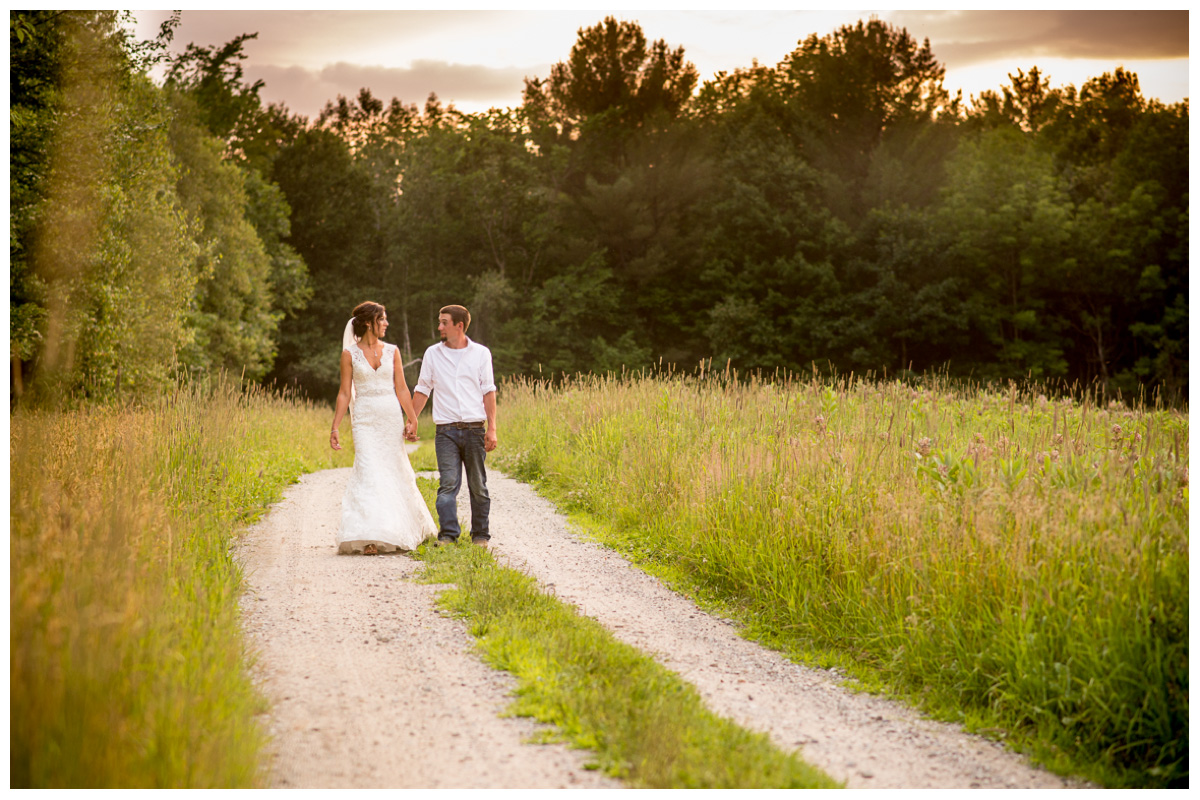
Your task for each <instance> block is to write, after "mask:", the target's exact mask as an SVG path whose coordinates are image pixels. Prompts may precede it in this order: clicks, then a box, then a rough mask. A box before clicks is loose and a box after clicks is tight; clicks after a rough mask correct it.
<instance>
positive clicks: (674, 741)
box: [418, 479, 838, 789]
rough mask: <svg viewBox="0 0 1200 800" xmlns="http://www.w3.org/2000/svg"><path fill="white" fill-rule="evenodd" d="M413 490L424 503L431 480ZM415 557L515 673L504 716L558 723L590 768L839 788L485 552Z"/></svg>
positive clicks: (679, 782)
mask: <svg viewBox="0 0 1200 800" xmlns="http://www.w3.org/2000/svg"><path fill="white" fill-rule="evenodd" d="M418 483H419V484H420V485H421V489H422V492H423V493H424V494H425V496H426V499H427V500H430V501H431V502H430V505H431V506H432V497H433V495H434V493H435V492H436V481H432V480H427V479H419V480H418ZM419 557H420V558H421V559H422V560H424V561H425V562H426V570H425V576H424V580H426V581H428V582H431V583H450V584H454V586H455V588H453V589H450V590H447V591H446V592H443V593H442V594H441V595H440V597H439V602H440V603H441V604H442V606H443V607H444V608H446V609H447V610H449V611H451V612H452V613H454V614H456V615H458V616H461V617H463V618H465V619H466V620H467V622H468V625H469V626H470V632H471V634H472V635H473V636H474V637H475V638H476V640H477V642H478V646H479V648H480V651H481V652H482V654H483V657H484V659H485V661H487V663H488V664H490V665H491V666H493V667H495V668H496V669H502V670H504V671H506V672H509V673H511V674H512V675H513V676H515V677H516V679H517V681H518V689H517V692H516V701H515V702H514V703H513V706H512V708H511V712H512V713H513V714H514V715H517V716H527V717H533V718H535V719H537V720H538V721H540V722H544V723H549V724H551V725H553V726H555V729H556V731H554V732H552V733H551V734H550V735H549V737H548V738H551V739H559V738H561V739H562V740H564V741H567V742H569V743H570V744H571V745H573V746H575V747H579V748H585V749H588V750H591V751H592V752H594V753H595V761H594V762H593V766H594V767H595V768H598V769H603V770H604V771H605V772H607V773H608V774H610V775H613V776H615V777H618V778H621V779H624V780H625V781H627V782H628V783H629V784H630V785H631V786H634V787H638V788H653V789H665V788H676V789H679V788H711V789H717V788H746V789H749V788H796V789H798V788H835V787H837V786H838V784H837V783H836V782H835V781H833V780H832V779H831V778H829V777H828V776H827V775H825V774H824V773H822V772H821V771H820V770H818V769H817V768H815V767H813V766H811V765H809V764H807V763H805V762H804V761H802V760H801V759H800V758H799V757H797V756H796V755H794V754H790V753H786V752H784V751H782V750H780V749H779V748H777V747H776V746H775V745H773V744H772V743H771V741H770V739H769V738H768V737H767V736H766V735H765V734H761V733H754V732H751V731H748V730H746V729H744V728H741V727H739V726H737V725H735V724H734V723H732V722H730V721H729V720H727V719H724V718H722V717H719V716H717V715H716V714H714V713H713V712H712V711H710V710H709V709H707V708H706V707H705V705H704V703H703V701H702V700H701V698H700V695H699V693H698V692H697V691H696V690H695V689H694V688H693V687H692V686H691V685H689V684H687V683H685V682H684V681H683V680H682V679H681V678H680V677H679V676H678V675H676V674H675V673H673V672H671V671H670V670H668V669H666V668H665V667H663V666H661V665H660V664H658V663H657V662H656V661H654V660H653V659H652V658H650V657H649V656H647V655H645V654H644V653H642V652H641V651H639V650H637V649H636V648H634V647H631V646H629V645H627V644H625V643H623V642H620V641H618V640H617V639H616V638H615V637H614V636H613V635H612V634H611V633H609V632H608V631H607V630H605V628H604V627H603V626H602V625H600V624H599V623H598V622H596V621H595V620H593V619H590V618H588V617H585V616H583V615H581V614H580V613H579V612H578V611H576V609H575V608H574V607H573V606H571V605H569V604H567V603H564V602H562V601H560V600H558V599H556V598H554V597H552V596H550V595H548V594H546V593H545V592H543V591H542V590H541V589H540V588H539V586H538V585H537V582H536V581H535V580H534V579H532V578H530V577H529V576H527V575H525V574H523V573H521V572H519V571H517V570H514V569H510V568H508V567H502V566H500V565H499V564H497V563H496V561H495V560H494V559H493V558H492V556H491V555H490V554H489V553H488V552H487V551H486V550H484V549H482V548H479V547H474V546H472V545H470V544H467V543H463V544H459V545H457V546H452V547H440V548H433V547H428V546H426V547H423V548H422V549H421V550H420V551H419Z"/></svg>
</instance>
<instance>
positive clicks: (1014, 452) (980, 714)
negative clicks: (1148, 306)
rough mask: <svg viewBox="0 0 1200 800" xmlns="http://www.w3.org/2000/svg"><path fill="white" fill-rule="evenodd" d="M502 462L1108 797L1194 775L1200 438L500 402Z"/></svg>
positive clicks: (920, 394)
mask: <svg viewBox="0 0 1200 800" xmlns="http://www.w3.org/2000/svg"><path fill="white" fill-rule="evenodd" d="M502 397H503V419H504V434H505V439H504V441H505V446H504V447H503V448H502V449H501V450H499V451H497V453H496V454H495V460H494V462H493V463H495V464H496V465H497V466H498V467H499V468H501V469H505V470H507V471H508V472H509V473H510V474H513V475H514V476H516V477H519V478H522V479H525V480H529V481H531V482H534V483H535V484H536V485H538V486H539V488H540V489H541V490H542V491H543V492H544V493H546V494H547V495H548V496H550V497H551V498H552V499H555V500H556V501H557V502H559V503H560V504H561V505H562V507H563V508H564V509H565V510H568V511H570V512H572V513H574V514H576V515H580V516H581V517H583V518H586V519H587V520H588V521H589V523H588V524H589V526H590V528H591V530H592V531H593V533H594V534H595V535H596V536H597V537H598V538H600V539H601V540H602V541H605V542H606V543H608V544H610V545H611V546H613V547H616V548H617V549H619V550H621V551H623V552H625V553H626V554H627V555H629V556H630V557H632V558H633V559H634V560H635V561H638V562H639V563H641V564H642V565H643V566H645V567H646V568H647V569H650V570H652V571H655V572H657V573H659V574H661V575H664V576H666V577H668V578H669V579H670V580H672V581H673V582H674V584H675V585H676V586H677V587H678V588H681V589H683V590H685V591H687V592H689V593H691V594H693V595H694V596H696V597H697V598H698V599H701V600H702V601H703V602H706V603H710V604H715V605H719V606H721V607H722V608H723V609H724V610H725V611H727V612H728V613H731V614H734V615H736V616H737V617H738V618H739V619H741V620H742V621H743V623H744V625H745V632H746V635H747V636H749V637H751V638H754V639H757V640H759V641H763V642H764V643H767V644H769V645H771V646H773V647H776V648H779V649H780V650H782V651H784V652H785V653H787V654H789V655H790V656H792V657H794V658H796V659H798V660H802V661H806V662H809V663H815V664H820V665H824V666H832V665H838V666H841V667H843V668H845V669H846V670H848V671H849V672H850V673H851V674H852V675H854V676H855V677H856V678H857V679H858V680H859V681H860V683H861V685H862V686H864V687H867V688H870V689H874V690H886V691H888V692H889V693H891V694H894V695H899V696H901V697H904V698H907V699H909V700H911V701H912V702H914V703H916V704H917V705H919V706H921V707H922V708H924V709H926V710H927V711H929V712H930V713H932V714H934V715H935V716H938V717H940V718H944V719H949V720H953V721H958V722H962V723H964V724H965V725H966V726H967V727H968V728H970V729H974V730H980V731H982V732H985V733H987V734H989V735H993V736H996V737H999V738H1002V739H1004V740H1006V741H1007V742H1008V743H1010V744H1011V745H1012V746H1014V747H1015V748H1017V749H1020V750H1023V751H1026V752H1029V753H1031V754H1032V755H1033V756H1034V757H1035V759H1036V760H1039V761H1041V762H1042V763H1045V764H1046V765H1048V766H1050V767H1051V768H1053V769H1055V770H1058V771H1060V772H1064V773H1074V774H1082V775H1083V776H1085V777H1088V778H1091V779H1093V780H1097V781H1099V782H1101V783H1104V784H1106V785H1109V786H1147V787H1152V786H1170V785H1180V784H1186V781H1187V777H1188V767H1187V759H1188V671H1187V657H1188V574H1189V570H1188V525H1187V520H1188V485H1187V441H1188V420H1187V415H1186V414H1185V413H1179V412H1175V411H1167V410H1153V409H1141V410H1131V409H1128V408H1125V407H1123V406H1120V405H1117V404H1112V405H1108V404H1105V405H1103V406H1099V407H1098V406H1097V405H1096V404H1095V403H1094V401H1093V400H1092V399H1091V398H1090V397H1087V396H1078V397H1075V398H1070V397H1059V398H1053V399H1052V398H1049V397H1047V396H1044V395H1043V394H1042V393H1041V392H1040V391H1039V390H1038V389H1037V388H1036V387H1034V388H1032V389H1030V388H1025V389H1018V388H1017V387H1004V388H995V387H980V386H953V385H949V384H941V383H938V382H937V381H931V382H928V383H926V384H924V385H919V386H910V385H905V384H901V383H896V382H890V383H889V382H871V381H863V380H853V379H850V380H847V379H841V380H837V381H823V380H816V379H814V380H811V381H798V380H794V379H785V380H776V381H763V380H757V379H753V380H748V381H739V380H736V379H735V378H734V377H733V376H726V375H720V374H719V375H711V374H707V375H696V376H680V375H674V374H663V375H656V376H641V375H639V376H625V377H623V378H615V377H610V378H596V377H588V378H580V379H578V380H575V381H569V382H566V383H564V384H561V385H559V386H557V387H551V386H549V385H548V384H545V383H510V384H507V385H506V386H504V387H502Z"/></svg>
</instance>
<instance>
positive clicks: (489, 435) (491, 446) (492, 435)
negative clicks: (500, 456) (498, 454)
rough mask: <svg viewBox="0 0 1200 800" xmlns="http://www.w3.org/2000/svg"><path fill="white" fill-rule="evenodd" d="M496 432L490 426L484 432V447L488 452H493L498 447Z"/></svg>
mask: <svg viewBox="0 0 1200 800" xmlns="http://www.w3.org/2000/svg"><path fill="white" fill-rule="evenodd" d="M496 444H497V441H496V432H495V431H494V430H491V429H490V428H489V429H488V430H487V432H486V433H484V434H483V449H484V450H485V451H487V452H489V453H490V452H492V451H493V450H495V449H496Z"/></svg>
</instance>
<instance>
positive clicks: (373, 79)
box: [246, 59, 550, 116]
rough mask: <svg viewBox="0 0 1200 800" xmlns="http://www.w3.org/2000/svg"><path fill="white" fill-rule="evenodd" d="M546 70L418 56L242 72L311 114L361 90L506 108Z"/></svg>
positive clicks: (267, 96)
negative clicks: (398, 61)
mask: <svg viewBox="0 0 1200 800" xmlns="http://www.w3.org/2000/svg"><path fill="white" fill-rule="evenodd" d="M549 70H550V65H549V64H539V65H535V66H532V67H528V68H522V67H508V68H496V67H485V66H480V65H476V64H454V63H450V62H447V61H434V60H430V59H422V60H417V61H414V62H413V63H412V64H411V66H409V67H371V66H362V65H360V64H350V63H347V62H344V61H340V62H337V63H335V64H329V65H327V66H324V67H322V68H320V69H317V70H310V69H305V68H303V67H279V66H272V65H259V66H248V67H247V69H246V75H247V77H248V78H250V79H251V80H259V79H261V80H262V81H263V82H264V84H265V86H264V87H263V89H262V90H261V91H260V96H261V97H262V98H263V99H264V100H265V101H267V102H271V103H285V104H286V105H287V106H288V108H289V109H291V110H292V111H293V112H297V113H300V114H305V115H307V116H315V115H316V114H317V113H318V112H319V111H320V110H321V109H322V108H324V106H325V104H326V103H327V102H329V101H331V100H335V99H337V96H338V95H339V94H340V95H345V96H347V97H354V96H356V95H357V94H358V92H359V90H360V89H363V88H367V89H370V90H371V94H373V95H375V96H376V97H379V98H381V99H383V100H385V101H387V100H390V99H391V98H393V97H395V98H398V99H399V100H400V101H401V102H402V103H405V104H411V103H415V104H416V105H418V106H422V105H424V103H425V100H426V98H427V97H429V95H430V93H435V94H437V96H438V98H439V99H440V100H441V101H442V103H443V105H449V104H451V103H453V104H454V105H455V106H457V107H458V108H459V109H461V110H463V111H481V110H485V109H487V108H490V107H492V106H498V107H506V106H510V105H512V104H513V103H514V102H519V98H520V96H521V89H522V88H523V86H524V79H525V78H526V77H531V78H532V77H535V76H538V75H545V74H547V73H548V72H549Z"/></svg>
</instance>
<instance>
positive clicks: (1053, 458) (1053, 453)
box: [1050, 449, 1058, 461]
mask: <svg viewBox="0 0 1200 800" xmlns="http://www.w3.org/2000/svg"><path fill="white" fill-rule="evenodd" d="M1050 460H1051V461H1058V450H1057V449H1055V450H1051V451H1050Z"/></svg>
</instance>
